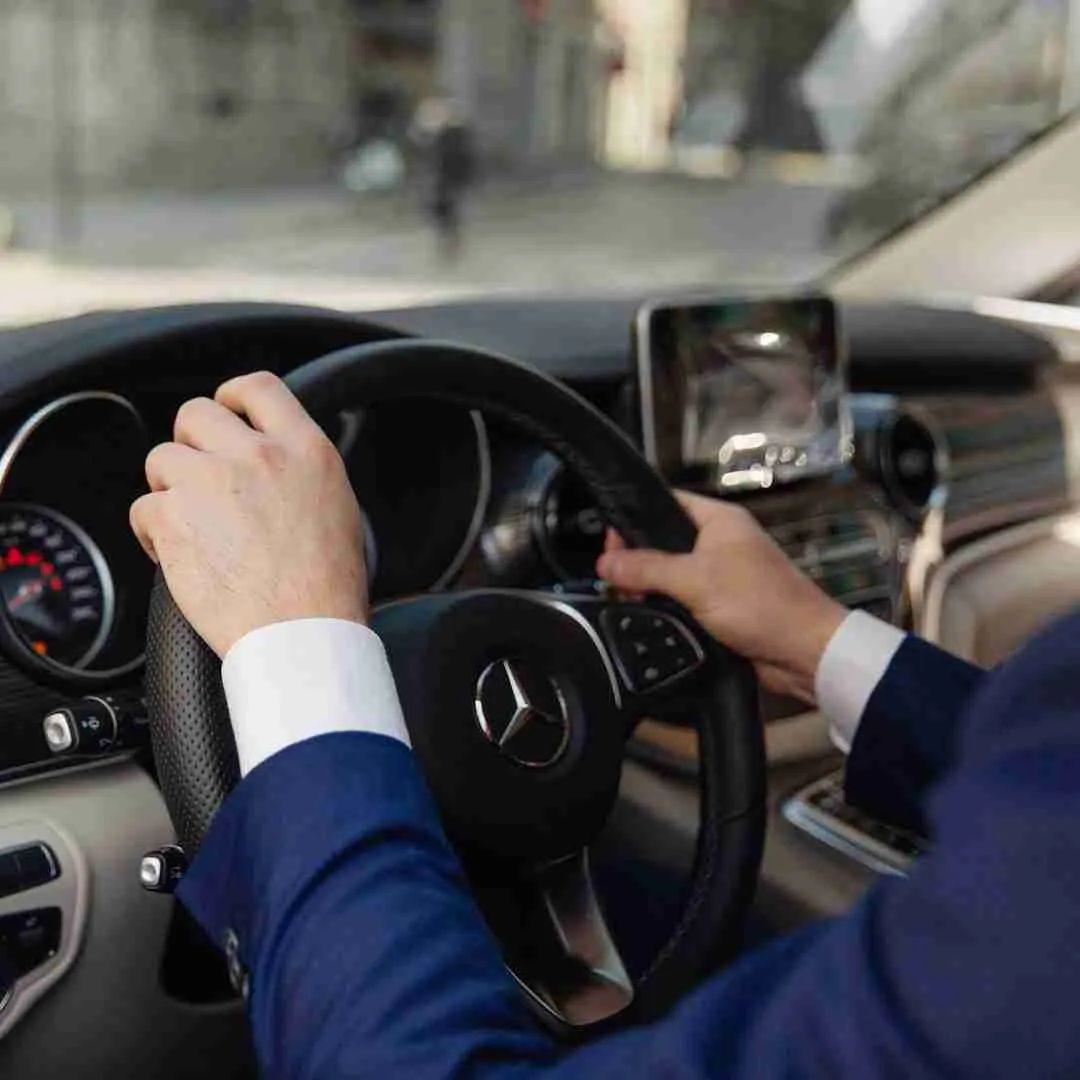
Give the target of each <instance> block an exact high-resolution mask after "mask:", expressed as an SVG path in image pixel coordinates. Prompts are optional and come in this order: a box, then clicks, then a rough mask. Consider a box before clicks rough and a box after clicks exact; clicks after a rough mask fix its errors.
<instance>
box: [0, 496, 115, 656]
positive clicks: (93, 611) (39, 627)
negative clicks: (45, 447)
mask: <svg viewBox="0 0 1080 1080" xmlns="http://www.w3.org/2000/svg"><path fill="white" fill-rule="evenodd" d="M0 594H2V596H3V601H4V606H5V607H6V608H7V612H8V615H9V617H10V619H11V622H12V624H13V627H14V630H15V632H16V633H17V634H18V636H19V637H20V638H21V639H22V641H23V643H24V644H25V645H26V646H27V647H28V648H30V649H32V650H33V651H34V652H35V653H36V654H37V655H38V656H42V657H47V658H48V659H50V660H53V661H55V662H56V663H58V664H63V665H64V666H65V667H69V668H83V667H86V666H87V665H88V664H89V663H90V662H91V661H92V660H93V659H94V657H95V656H97V654H98V653H99V652H100V651H101V648H102V646H103V645H104V644H105V641H106V639H107V638H108V636H109V630H110V629H111V626H112V618H113V607H114V601H113V585H112V578H111V577H110V575H109V568H108V566H107V565H106V563H105V559H104V558H103V556H102V554H101V551H100V550H99V549H98V547H97V545H96V544H95V543H94V542H93V540H91V539H90V537H89V536H87V534H86V533H85V532H84V531H83V530H82V529H81V528H80V527H79V526H78V525H76V524H75V522H73V521H71V520H70V519H68V518H66V517H64V516H62V515H61V514H58V513H56V512H55V511H53V510H46V509H44V508H43V507H39V506H31V505H28V504H21V503H0Z"/></svg>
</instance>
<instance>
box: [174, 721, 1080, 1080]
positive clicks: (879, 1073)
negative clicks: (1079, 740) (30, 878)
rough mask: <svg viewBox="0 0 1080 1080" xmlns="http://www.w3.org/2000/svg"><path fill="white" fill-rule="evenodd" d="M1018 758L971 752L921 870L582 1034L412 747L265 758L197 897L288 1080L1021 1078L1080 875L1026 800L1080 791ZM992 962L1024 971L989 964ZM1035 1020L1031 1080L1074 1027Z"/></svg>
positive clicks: (311, 749)
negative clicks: (555, 1017) (660, 1015)
mask: <svg viewBox="0 0 1080 1080" xmlns="http://www.w3.org/2000/svg"><path fill="white" fill-rule="evenodd" d="M1074 756H1075V755H1074ZM1063 767H1064V768H1068V769H1071V770H1075V769H1080V762H1073V761H1071V760H1069V761H1065V762H1064V763H1063ZM1006 772H1007V773H1008V772H1011V773H1012V775H1011V777H1010V776H1008V775H1006V774H1005V773H1002V772H1001V770H1000V769H999V768H996V767H991V768H989V769H986V768H981V769H980V768H972V769H968V770H966V771H963V772H962V773H961V774H958V775H957V777H956V778H954V779H953V780H952V781H951V782H950V784H949V785H948V787H947V788H946V789H945V790H943V791H942V792H941V793H939V795H938V796H937V797H936V798H935V802H934V807H935V812H936V815H937V820H938V824H939V826H940V828H941V834H942V842H941V845H940V847H939V850H938V851H937V852H936V853H935V854H934V855H931V856H929V857H928V858H927V859H926V860H925V861H924V862H923V863H922V864H921V865H920V867H919V869H918V870H917V871H916V873H915V875H914V876H913V877H912V879H911V880H909V881H907V882H901V881H893V882H889V883H888V884H886V885H884V886H882V887H879V888H878V889H877V890H875V892H874V893H873V894H871V896H870V897H868V899H867V900H866V901H865V902H864V903H863V904H861V905H860V906H859V907H858V908H857V909H856V910H855V911H854V912H853V913H852V914H851V915H850V916H848V917H847V918H845V919H843V920H839V921H835V922H832V923H826V924H822V925H820V926H818V927H815V928H812V929H811V930H809V931H807V932H805V933H803V934H801V935H799V936H797V937H794V938H786V939H783V940H781V941H778V942H777V943H776V944H774V945H773V946H771V947H770V948H769V949H767V950H764V951H762V952H759V953H757V954H755V955H753V956H751V957H749V958H748V959H747V960H745V961H743V962H741V963H740V964H738V965H736V966H735V967H733V968H732V969H731V970H729V971H728V972H727V973H726V974H725V975H723V976H722V977H720V978H717V979H714V980H712V981H710V982H708V983H706V984H705V985H704V986H702V987H701V988H700V989H699V990H698V991H697V992H696V993H694V994H693V995H691V996H690V997H688V998H687V999H686V1001H684V1002H683V1003H682V1004H681V1005H680V1006H679V1007H678V1008H677V1009H676V1010H675V1011H674V1012H673V1013H672V1014H671V1015H670V1016H669V1017H668V1018H666V1019H665V1020H663V1021H662V1022H660V1023H658V1024H655V1025H653V1026H651V1027H648V1028H641V1029H636V1030H632V1031H628V1032H626V1033H623V1034H619V1035H615V1036H610V1037H608V1038H606V1039H602V1040H599V1041H597V1042H594V1043H592V1044H590V1045H589V1046H587V1047H585V1048H583V1049H579V1050H568V1049H561V1048H559V1047H557V1046H556V1044H555V1043H554V1042H553V1040H552V1039H551V1038H550V1037H549V1036H547V1035H546V1034H545V1033H543V1032H542V1031H541V1030H540V1029H539V1028H538V1027H537V1026H536V1025H535V1023H534V1022H533V1020H532V1017H531V1015H530V1013H529V1011H528V1009H527V1008H526V1006H525V1004H524V1002H523V999H522V998H521V996H520V993H519V991H518V990H517V988H516V987H515V985H514V984H513V982H512V981H511V979H510V978H509V976H508V975H507V974H506V971H505V969H504V967H503V964H502V960H501V957H500V955H499V951H498V949H497V947H496V945H495V943H494V941H493V940H492V938H491V936H490V934H489V932H488V931H487V929H486V927H485V925H484V924H483V922H482V920H481V918H480V915H479V913H478V912H477V910H476V908H475V906H474V904H473V902H472V900H471V898H470V896H469V894H468V891H467V888H466V884H465V881H464V879H463V877H462V874H461V872H460V870H459V867H458V864H457V861H456V859H455V857H454V855H453V853H452V852H451V850H450V849H449V847H448V846H447V844H446V842H445V840H444V839H443V837H442V834H441V831H440V829H439V826H438V822H437V819H436V817H435V812H434V809H433V807H432V806H431V803H430V801H429V799H428V797H427V795H426V792H425V791H424V787H423V783H422V781H421V779H420V777H419V774H418V772H417V770H416V766H415V763H414V761H413V759H412V757H411V756H410V753H409V751H408V750H407V749H406V748H405V747H403V746H401V745H400V744H399V743H396V742H392V741H390V740H387V739H383V738H379V737H375V736H364V735H328V736H324V737H321V738H318V739H314V740H310V741H309V742H306V743H304V744H302V745H299V746H296V747H293V748H291V749H289V750H287V751H284V752H283V753H281V754H279V755H277V756H276V757H275V758H272V759H271V760H270V761H268V762H266V763H265V764H264V765H262V766H260V768H258V769H256V770H255V771H254V772H253V773H252V775H251V776H249V777H248V778H247V779H246V780H245V781H244V783H243V784H242V785H241V786H240V788H239V789H238V790H237V791H236V792H235V793H234V794H233V796H232V797H231V798H230V800H229V801H228V802H227V803H226V805H225V807H224V808H223V810H222V812H221V814H220V815H219V818H218V820H217V821H216V822H215V824H214V827H213V829H212V830H211V833H210V835H209V837H208V839H207V843H206V846H205V848H204V849H203V850H202V852H201V853H200V854H199V856H198V858H197V859H196V861H195V863H194V865H193V866H192V869H191V870H190V871H189V874H188V876H187V878H185V880H184V882H183V885H182V888H181V898H182V899H183V900H184V902H185V903H187V904H188V905H189V906H190V907H191V908H192V909H193V911H194V912H195V913H196V915H197V916H198V917H199V918H200V920H201V921H202V922H203V923H204V925H205V926H206V927H207V928H208V930H209V931H210V932H211V933H212V935H213V936H214V937H215V939H216V940H218V941H219V942H220V941H221V940H223V936H224V934H225V932H226V928H227V927H232V928H234V929H235V930H236V932H237V934H238V937H239V939H240V942H241V949H240V952H241V957H242V959H243V960H245V961H246V962H247V964H248V965H249V967H250V970H251V996H250V1002H249V1008H250V1010H251V1018H252V1029H253V1033H254V1038H255V1044H256V1048H257V1052H258V1055H259V1059H260V1062H261V1064H262V1068H263V1072H264V1075H266V1076H267V1077H270V1078H275V1080H277V1078H281V1080H285V1078H288V1080H364V1078H369V1077H370V1078H377V1080H596V1078H598V1077H606V1076H612V1077H624V1076H642V1077H649V1076H665V1077H668V1078H670V1080H708V1078H711V1080H721V1078H723V1080H751V1078H754V1080H787V1078H789V1077H799V1078H800V1080H802V1078H810V1077H821V1078H825V1077H828V1078H829V1080H846V1078H851V1080H855V1078H856V1077H857V1078H859V1080H865V1078H867V1077H870V1078H871V1080H872V1078H873V1077H885V1076H892V1075H904V1076H905V1077H909V1078H913V1080H923V1078H925V1080H930V1078H936V1077H941V1076H945V1075H979V1076H981V1077H986V1078H987V1080H996V1078H999V1077H1000V1078H1002V1080H1004V1078H1005V1077H1011V1076H1013V1075H1015V1062H1016V1057H1015V1053H1011V1052H1010V1050H1009V1047H1010V1046H1012V1045H1013V1044H1014V1043H1015V1039H1016V1029H1015V1027H1014V1026H1013V1025H1012V1023H1011V1017H1012V1015H1013V1012H1014V1010H1015V1008H1016V1006H1017V1002H1018V1001H1021V1000H1025V999H1026V998H1027V997H1030V998H1031V999H1033V1000H1044V1001H1053V1000H1058V999H1060V1000H1068V995H1067V994H1064V996H1063V997H1061V996H1060V995H1061V993H1063V988H1062V987H1060V986H1059V985H1058V983H1059V981H1060V980H1061V979H1065V978H1068V979H1071V978H1072V975H1073V973H1072V972H1071V970H1070V969H1069V964H1067V963H1065V959H1066V958H1065V957H1064V956H1059V957H1058V958H1057V960H1056V961H1055V963H1054V964H1049V965H1048V964H1047V963H1046V962H1045V958H1046V957H1047V956H1049V955H1052V954H1053V952H1054V942H1055V941H1056V940H1057V939H1058V935H1059V934H1060V933H1061V928H1062V927H1063V926H1072V925H1073V924H1074V923H1076V915H1075V913H1072V914H1070V912H1072V908H1073V906H1074V905H1073V904H1072V901H1071V895H1074V894H1075V891H1076V890H1077V889H1080V870H1078V869H1077V868H1078V867H1080V852H1078V851H1076V850H1075V848H1076V844H1075V842H1074V841H1072V840H1069V839H1068V838H1067V837H1066V838H1065V841H1064V842H1065V844H1066V848H1067V851H1066V849H1063V848H1062V847H1061V845H1062V843H1063V841H1062V839H1060V838H1055V837H1053V836H1052V835H1051V834H1050V832H1048V831H1043V832H1042V833H1041V834H1040V833H1039V832H1038V831H1035V832H1032V829H1031V815H1032V812H1033V807H1034V810H1035V813H1036V814H1037V815H1040V816H1041V815H1043V814H1047V813H1050V812H1051V811H1052V814H1053V815H1057V813H1058V812H1059V811H1060V810H1062V809H1066V810H1070V812H1071V811H1075V812H1080V806H1075V805H1072V804H1074V803H1075V802H1076V796H1075V795H1072V794H1070V795H1067V796H1065V798H1066V800H1067V801H1066V805H1064V806H1063V805H1062V803H1061V800H1062V797H1063V793H1062V792H1061V791H1060V790H1051V791H1047V792H1045V793H1040V783H1041V777H1042V776H1043V774H1044V770H1041V769H1039V768H1035V769H1034V771H1032V770H1031V769H1024V768H1023V767H1020V768H1019V769H1017V770H1006ZM1053 849H1056V850H1057V851H1058V854H1063V853H1067V854H1068V855H1069V861H1068V864H1067V865H1066V866H1060V865H1058V864H1057V863H1055V861H1054V859H1053V858H1051V854H1052V850H1053ZM1002 851H1004V852H1005V856H1004V857H1002V854H1001V853H1002ZM1074 856H1075V857H1074ZM973 870H977V872H973ZM1048 875H1049V876H1051V877H1053V878H1054V879H1055V880H1056V881H1058V887H1056V888H1055V889H1054V890H1053V891H1052V892H1048V891H1047V889H1046V883H1047V880H1048ZM988 897H992V899H993V902H992V903H984V902H983V900H984V899H985V898H988ZM1036 901H1038V903H1039V905H1040V906H1041V910H1042V911H1043V913H1044V917H1043V918H1040V919H1034V920H1033V921H1032V920H1031V919H1030V918H1029V916H1030V915H1031V914H1032V913H1033V912H1034V911H1035V910H1036V906H1035V905H1036ZM1047 904H1049V905H1050V909H1049V910H1048V909H1047V907H1046V905H1047ZM1016 925H1026V926H1028V932H1027V936H1026V937H1024V936H1023V935H1022V936H1021V937H1019V938H1018V937H1017V936H1016V935H1015V933H1009V932H1008V930H1009V928H1010V927H1013V928H1015V926H1016ZM1075 929H1076V930H1077V931H1080V926H1078V927H1075ZM1013 942H1015V944H1014V945H1013V944H1010V943H1013ZM1003 948H1005V949H1009V955H1008V956H1007V957H1003V956H1002V955H1001V950H1002V949H1003ZM989 957H992V958H993V963H994V964H997V963H998V962H999V961H1002V962H1004V963H1005V964H1006V968H1007V970H1008V971H1009V972H1010V978H1009V980H1000V979H991V980H989V981H988V980H987V978H986V964H987V963H989V962H990V961H989V960H988V958H989ZM1063 964H1064V966H1062V965H1063ZM1055 994H1058V997H1055ZM1048 995H1049V996H1048ZM1025 1022H1026V1023H1028V1024H1032V1023H1034V1024H1035V1025H1036V1027H1039V1026H1040V1025H1043V1026H1045V1027H1046V1030H1040V1031H1037V1032H1034V1033H1033V1034H1032V1036H1031V1038H1030V1039H1029V1040H1028V1041H1027V1042H1026V1043H1025V1053H1026V1054H1028V1055H1029V1057H1028V1060H1029V1062H1030V1065H1031V1072H1032V1074H1035V1073H1038V1074H1039V1075H1041V1076H1042V1075H1045V1076H1057V1075H1062V1076H1064V1075H1069V1074H1068V1073H1067V1072H1058V1071H1055V1068H1056V1067H1058V1066H1060V1064H1061V1062H1062V1061H1069V1060H1071V1058H1070V1057H1069V1055H1071V1054H1073V1053H1074V1052H1075V1051H1076V1049H1077V1047H1076V1046H1074V1045H1073V1043H1074V1042H1075V1040H1070V1039H1062V1038H1061V1037H1058V1038H1057V1039H1055V1038H1053V1037H1050V1035H1051V1029H1052V1028H1053V1026H1054V1018H1053V1017H1052V1016H1049V1015H1048V1016H1044V1017H1040V1018H1038V1019H1034V1020H1033V1019H1031V1018H1027V1019H1026V1021H1025ZM972 1032H977V1033H979V1035H978V1040H977V1043H976V1044H973V1042H972V1039H971V1033H972Z"/></svg>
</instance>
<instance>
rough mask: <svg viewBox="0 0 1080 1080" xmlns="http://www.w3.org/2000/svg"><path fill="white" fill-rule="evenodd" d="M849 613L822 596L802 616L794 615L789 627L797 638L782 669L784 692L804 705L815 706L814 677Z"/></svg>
mask: <svg viewBox="0 0 1080 1080" xmlns="http://www.w3.org/2000/svg"><path fill="white" fill-rule="evenodd" d="M849 614H850V612H849V611H848V609H847V608H846V607H844V605H843V604H840V603H838V602H837V601H835V600H833V599H832V597H829V596H826V595H825V594H824V593H821V594H819V596H817V597H815V598H814V603H813V605H812V607H811V608H810V609H809V610H807V612H806V613H805V614H804V615H803V616H799V615H798V614H796V615H795V616H794V617H793V618H792V619H791V622H790V626H791V627H792V629H793V630H794V631H795V633H796V634H797V635H798V636H797V638H796V640H795V641H794V642H793V645H792V653H791V660H790V661H789V663H787V664H785V665H784V670H785V673H786V676H787V682H788V684H789V685H788V689H787V692H788V693H789V694H790V695H791V696H792V697H796V698H798V699H799V700H801V701H804V702H805V703H806V704H807V705H816V704H817V692H816V686H817V676H818V669H819V668H820V667H821V661H822V658H823V657H824V655H825V651H826V649H828V647H829V642H830V641H832V639H833V637H834V636H835V634H836V632H837V631H838V630H839V629H840V627H841V626H842V625H843V624H844V620H845V619H846V618H847V617H848V615H849Z"/></svg>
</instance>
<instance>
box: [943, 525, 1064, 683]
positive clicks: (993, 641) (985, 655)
mask: <svg viewBox="0 0 1080 1080" xmlns="http://www.w3.org/2000/svg"><path fill="white" fill-rule="evenodd" d="M1076 608H1080V519H1077V518H1075V517H1066V518H1056V519H1053V520H1048V521H1041V522H1036V523H1035V524H1034V525H1026V526H1023V527H1022V528H1019V529H1012V530H1009V531H1007V532H1002V533H997V534H995V535H994V536H992V537H988V538H987V539H985V540H982V541H977V542H975V543H973V544H969V545H967V546H966V547H964V548H962V549H961V550H960V552H958V553H957V554H956V555H954V556H952V557H951V558H950V559H949V560H947V561H946V563H945V564H944V565H943V566H942V568H941V569H940V570H939V571H938V573H937V574H936V575H935V576H934V579H933V581H932V583H931V587H930V591H929V594H928V597H927V605H926V612H925V620H924V625H923V627H922V630H923V633H924V635H925V636H927V637H929V638H930V639H931V640H934V641H936V642H937V643H938V644H939V645H942V646H943V647H945V648H946V649H949V650H950V651H951V652H954V653H956V654H957V655H959V656H963V657H964V658H965V659H968V660H971V661H974V662H975V663H977V664H981V665H983V666H984V667H992V666H993V665H994V664H997V663H999V662H1000V661H1001V660H1003V659H1004V658H1005V657H1007V656H1009V655H1010V654H1011V653H1012V652H1014V651H1015V650H1016V649H1017V648H1019V647H1020V646H1021V645H1022V644H1023V643H1024V642H1025V641H1026V640H1027V639H1028V638H1029V637H1031V636H1032V634H1035V633H1037V632H1038V631H1039V630H1040V629H1041V628H1042V627H1043V626H1045V625H1046V624H1047V623H1049V622H1051V621H1052V620H1054V619H1055V618H1058V617H1059V616H1061V615H1064V614H1066V613H1067V612H1069V611H1072V610H1074V609H1076Z"/></svg>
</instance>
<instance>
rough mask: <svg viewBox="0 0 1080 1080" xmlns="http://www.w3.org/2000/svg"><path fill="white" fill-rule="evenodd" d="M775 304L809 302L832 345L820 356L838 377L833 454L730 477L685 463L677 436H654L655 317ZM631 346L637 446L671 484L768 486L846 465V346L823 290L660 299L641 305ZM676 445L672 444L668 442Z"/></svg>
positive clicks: (848, 448) (848, 444) (662, 361)
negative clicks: (634, 362) (635, 378)
mask: <svg viewBox="0 0 1080 1080" xmlns="http://www.w3.org/2000/svg"><path fill="white" fill-rule="evenodd" d="M778 304H791V305H799V306H802V305H808V304H809V305H814V306H815V307H817V308H818V309H819V314H820V315H821V317H822V319H823V320H824V321H823V325H824V326H825V328H826V330H825V332H826V336H827V337H828V338H829V340H831V342H832V347H831V350H830V353H829V355H828V356H827V357H823V360H824V362H825V364H826V365H827V366H826V370H827V372H828V373H829V374H830V375H833V376H835V377H836V378H837V379H838V380H839V394H838V398H837V401H836V402H835V404H836V419H835V423H834V425H833V427H832V428H826V429H825V430H826V431H831V430H835V433H836V440H835V442H836V449H835V453H834V454H833V455H831V456H830V457H829V458H827V459H825V460H818V461H816V462H808V463H807V464H806V465H805V466H803V467H799V468H793V467H790V466H789V467H787V468H784V469H771V470H770V469H761V470H752V471H747V470H744V469H740V470H736V471H737V472H738V473H739V474H740V475H738V476H737V477H735V475H734V472H733V473H731V474H726V473H725V471H724V470H723V469H721V468H720V467H719V464H717V465H715V466H706V465H705V464H703V463H701V462H686V461H685V460H684V459H683V455H682V447H681V439H677V440H671V439H669V440H668V441H667V443H666V444H663V445H662V443H663V442H664V440H663V437H662V436H661V435H660V434H659V431H658V426H659V425H658V424H657V411H656V410H657V407H658V402H657V394H656V390H655V387H656V383H657V381H658V378H659V377H662V373H660V374H658V370H657V369H658V365H660V364H667V360H666V358H665V357H662V356H659V355H658V348H659V346H658V338H660V337H662V334H658V332H657V326H658V320H661V319H671V318H672V317H673V316H675V315H679V314H685V313H688V312H691V313H693V312H703V313H707V312H709V311H715V310H716V309H720V308H730V307H760V306H763V305H769V306H773V307H775V306H776V305H778ZM634 344H635V354H636V360H637V368H638V387H639V398H640V414H641V434H642V446H643V449H644V452H645V457H646V458H647V460H648V461H649V463H650V464H651V465H653V467H654V468H656V469H657V470H658V471H659V472H660V473H661V474H662V475H663V476H664V477H665V479H667V480H668V481H670V482H671V483H690V484H694V485H698V486H708V487H714V488H718V489H719V488H724V489H728V490H731V489H734V490H754V489H761V488H767V487H771V486H772V485H773V484H774V483H777V484H779V483H790V482H793V481H795V480H800V479H804V478H811V477H816V476H822V475H828V474H830V473H832V472H833V471H835V470H836V469H838V468H841V467H843V466H844V465H845V464H847V463H848V462H849V461H850V459H851V456H852V453H853V444H852V432H851V415H850V410H849V408H848V403H847V394H846V374H847V361H848V357H847V349H846V347H845V342H844V337H843V334H842V328H841V322H840V313H839V311H838V309H837V305H836V303H835V301H833V300H832V298H830V297H828V296H825V295H822V294H810V293H802V294H793V295H791V296H786V297H780V298H778V297H776V296H774V295H767V294H760V295H739V296H733V295H723V296H712V295H708V296H695V297H690V298H687V299H685V300H660V301H653V302H649V303H646V304H644V305H642V307H641V308H640V309H639V311H638V314H637V318H636V319H635V323H634ZM672 442H674V443H676V444H677V445H675V446H674V447H673V446H672V445H670V444H671V443H672Z"/></svg>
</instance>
